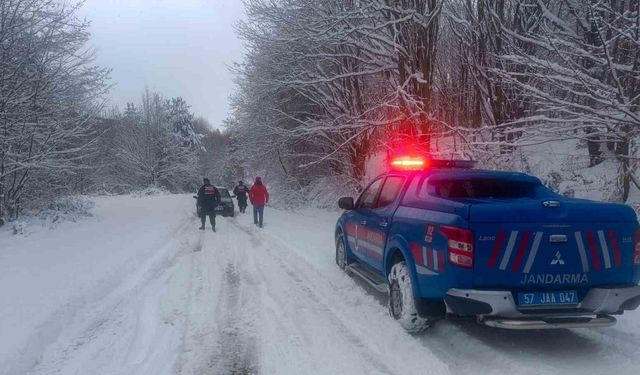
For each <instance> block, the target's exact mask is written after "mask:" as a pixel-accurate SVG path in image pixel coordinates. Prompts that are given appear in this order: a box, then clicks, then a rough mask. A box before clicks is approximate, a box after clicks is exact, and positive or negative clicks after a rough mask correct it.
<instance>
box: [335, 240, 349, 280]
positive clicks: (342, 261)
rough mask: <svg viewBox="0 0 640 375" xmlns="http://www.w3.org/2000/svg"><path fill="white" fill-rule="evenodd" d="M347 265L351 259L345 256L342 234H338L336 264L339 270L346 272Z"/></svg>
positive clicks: (345, 249) (345, 250)
mask: <svg viewBox="0 0 640 375" xmlns="http://www.w3.org/2000/svg"><path fill="white" fill-rule="evenodd" d="M349 263H351V258H350V257H349V255H348V254H347V248H346V246H345V244H344V234H342V232H340V233H339V234H338V235H337V236H336V264H337V265H338V267H339V268H340V269H341V270H343V271H345V272H348V268H347V265H349Z"/></svg>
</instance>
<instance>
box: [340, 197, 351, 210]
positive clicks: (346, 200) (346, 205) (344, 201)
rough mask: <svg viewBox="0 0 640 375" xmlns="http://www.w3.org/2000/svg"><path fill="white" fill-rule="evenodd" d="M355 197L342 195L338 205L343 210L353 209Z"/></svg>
mask: <svg viewBox="0 0 640 375" xmlns="http://www.w3.org/2000/svg"><path fill="white" fill-rule="evenodd" d="M353 206H354V204H353V198H351V197H342V198H340V199H338V207H340V208H342V209H343V210H353Z"/></svg>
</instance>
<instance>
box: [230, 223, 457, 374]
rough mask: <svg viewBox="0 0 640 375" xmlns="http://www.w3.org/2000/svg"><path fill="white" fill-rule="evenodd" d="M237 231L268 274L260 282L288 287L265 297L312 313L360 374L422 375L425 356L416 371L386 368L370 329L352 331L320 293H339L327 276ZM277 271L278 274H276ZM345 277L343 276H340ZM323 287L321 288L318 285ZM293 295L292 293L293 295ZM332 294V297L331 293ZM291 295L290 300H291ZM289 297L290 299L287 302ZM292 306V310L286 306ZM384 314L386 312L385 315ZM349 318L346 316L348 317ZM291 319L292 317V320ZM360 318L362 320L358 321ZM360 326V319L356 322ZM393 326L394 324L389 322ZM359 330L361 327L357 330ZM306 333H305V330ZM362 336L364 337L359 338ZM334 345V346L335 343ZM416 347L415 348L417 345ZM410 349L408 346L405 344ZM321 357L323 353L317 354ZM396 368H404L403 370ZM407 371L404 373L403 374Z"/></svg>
mask: <svg viewBox="0 0 640 375" xmlns="http://www.w3.org/2000/svg"><path fill="white" fill-rule="evenodd" d="M236 225H237V227H238V229H240V230H241V231H243V232H245V233H247V234H248V236H249V237H250V240H251V244H252V247H253V248H254V250H255V251H256V253H257V254H258V255H263V256H262V257H260V258H259V262H260V264H261V266H262V267H261V269H265V270H268V273H269V274H267V273H265V274H264V278H265V279H268V278H273V277H274V276H273V274H275V275H279V276H280V278H284V279H285V281H284V283H285V284H287V285H289V286H290V290H289V291H287V292H289V295H287V293H285V295H284V296H281V295H279V293H275V291H271V293H269V296H270V297H271V298H274V299H275V300H276V304H278V305H279V306H280V307H285V310H286V311H292V312H295V311H303V310H305V309H310V310H312V311H313V312H314V317H315V319H316V320H317V322H316V323H317V324H321V325H322V330H323V331H324V332H325V334H327V335H329V336H333V337H335V338H339V339H340V340H342V341H344V344H345V345H346V346H347V347H348V349H347V350H348V353H349V355H350V356H357V357H359V360H358V361H357V362H359V365H360V366H363V369H362V370H361V373H379V374H397V373H420V372H422V370H421V369H423V368H424V367H422V366H421V365H424V362H425V361H423V359H425V358H426V359H428V358H429V355H428V354H427V355H426V356H425V355H424V354H426V353H420V354H421V356H420V357H417V358H415V359H417V360H418V361H417V362H419V363H417V366H416V367H412V366H411V365H410V364H409V365H408V366H398V364H399V363H400V362H402V361H394V362H392V363H393V365H395V366H394V367H393V368H392V367H390V366H389V365H388V364H387V363H386V361H385V360H384V358H387V355H386V354H387V353H384V354H383V352H381V350H383V351H384V349H382V348H381V347H380V346H385V345H380V343H379V342H376V340H377V339H379V337H375V336H374V335H371V334H370V333H374V331H372V330H371V328H372V327H371V326H369V327H367V328H365V330H364V332H363V331H362V330H358V329H354V328H353V327H352V326H353V325H354V323H355V322H354V321H352V320H350V319H347V318H346V317H345V316H343V315H344V314H343V313H344V311H339V310H337V309H336V308H335V306H336V305H335V300H336V296H335V295H332V296H327V295H326V294H325V293H324V292H326V291H327V290H328V291H331V292H341V291H342V290H344V289H341V288H340V287H339V286H338V285H335V284H334V283H333V282H332V280H331V279H328V278H327V275H322V274H320V273H318V272H317V270H316V269H315V268H314V267H313V266H312V265H310V264H308V263H307V262H305V261H304V260H303V259H301V258H300V257H299V256H297V255H296V254H295V252H294V251H293V250H291V249H289V248H288V246H287V245H286V244H283V243H280V242H279V241H278V240H275V241H274V240H273V239H271V238H268V237H267V236H266V234H264V233H260V234H258V233H256V232H255V229H253V228H250V227H246V226H242V225H239V224H237V223H236ZM278 270H281V272H277V271H278ZM344 276H345V277H346V275H344ZM322 284H324V285H322ZM294 292H295V293H294ZM332 294H333V293H332ZM291 295H292V296H291ZM288 296H291V297H292V298H287V297H288ZM337 299H338V300H341V302H342V303H347V304H348V303H349V296H342V298H340V296H338V298H337ZM373 303H374V304H375V305H376V308H379V304H378V303H377V302H373ZM289 305H293V306H289ZM385 314H386V312H385ZM349 315H350V314H349ZM292 318H295V317H292ZM361 318H364V317H361ZM287 323H288V322H284V323H283V325H285V326H286V325H287ZM359 323H361V319H360V322H359ZM393 323H395V322H393ZM297 326H299V327H301V328H302V330H303V332H302V333H301V336H303V337H304V336H305V332H304V328H305V325H304V324H298V325H297ZM358 328H361V327H358ZM307 330H308V329H307ZM393 330H394V331H396V333H397V334H399V335H401V336H403V337H406V338H407V339H409V343H410V342H411V341H412V340H413V339H412V337H411V336H409V335H408V334H406V333H404V332H403V331H401V329H400V328H399V327H396V326H395V325H394V326H393ZM363 333H364V335H363ZM391 339H394V338H391ZM336 344H337V343H336ZM418 345H419V344H418ZM409 346H411V344H409ZM319 354H323V353H319ZM401 354H404V355H402V358H405V357H407V355H406V354H408V353H401ZM420 362H422V363H420ZM431 365H432V368H431V370H432V371H433V372H432V373H434V374H437V373H446V372H447V370H446V366H444V365H443V364H442V363H439V362H438V361H437V360H435V362H434V363H431ZM397 367H404V369H403V370H400V369H398V368H397ZM407 369H408V371H407Z"/></svg>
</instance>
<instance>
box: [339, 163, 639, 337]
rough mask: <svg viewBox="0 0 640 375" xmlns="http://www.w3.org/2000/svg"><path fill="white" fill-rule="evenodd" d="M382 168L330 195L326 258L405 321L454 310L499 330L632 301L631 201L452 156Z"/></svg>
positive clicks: (618, 309)
mask: <svg viewBox="0 0 640 375" xmlns="http://www.w3.org/2000/svg"><path fill="white" fill-rule="evenodd" d="M392 167H393V168H392V170H391V171H389V172H387V173H384V174H382V175H381V176H378V177H376V178H375V179H374V180H373V181H372V182H371V183H370V184H369V185H368V186H367V187H366V188H365V189H364V191H363V192H362V194H361V195H360V197H359V198H358V199H357V200H356V201H354V199H353V198H351V197H344V198H341V199H340V200H339V202H338V203H339V206H340V207H341V208H342V209H344V210H346V211H345V212H344V213H343V214H342V216H341V217H340V218H339V219H338V222H337V225H336V230H335V240H336V263H337V265H338V266H339V267H340V268H341V269H343V270H345V271H346V272H348V273H350V274H353V275H356V276H359V277H361V278H362V279H364V280H365V281H367V282H368V283H370V284H371V285H372V286H373V287H375V288H376V289H378V290H380V291H381V292H387V293H388V295H389V312H390V314H391V316H392V317H394V318H395V319H396V320H398V321H399V322H400V324H401V325H402V326H403V327H404V328H405V329H406V330H408V331H411V332H418V331H421V330H423V329H425V328H427V327H428V326H429V325H431V324H432V323H433V322H434V321H436V320H437V319H440V318H443V317H464V316H470V317H475V318H476V319H477V320H478V322H481V323H483V324H486V325H489V326H492V327H500V328H507V329H544V328H577V327H604V326H610V325H613V324H615V322H616V319H615V318H614V317H613V316H612V315H615V314H621V313H623V312H624V311H625V310H634V309H636V308H637V307H638V305H640V286H638V282H639V281H640V230H639V229H638V228H639V227H638V220H637V217H636V214H635V212H634V211H633V210H632V209H631V208H630V207H628V206H625V205H621V204H610V203H601V202H593V201H587V200H580V199H572V198H567V197H563V196H560V195H557V194H555V193H554V192H552V191H551V190H549V189H547V188H546V187H545V186H544V185H543V184H542V183H541V181H540V180H539V179H538V178H535V177H532V176H529V175H526V174H523V173H512V172H499V171H487V170H478V169H473V168H472V165H471V164H470V163H468V162H463V161H457V162H456V161H439V160H423V159H410V158H403V159H399V160H394V161H393V163H392Z"/></svg>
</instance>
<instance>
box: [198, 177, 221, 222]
mask: <svg viewBox="0 0 640 375" xmlns="http://www.w3.org/2000/svg"><path fill="white" fill-rule="evenodd" d="M202 182H203V185H202V187H200V189H199V190H198V208H199V209H198V211H199V213H200V221H202V226H201V227H200V229H201V230H204V224H205V222H206V220H207V216H209V222H210V223H211V229H213V231H214V232H215V231H216V206H217V205H218V204H219V203H220V192H219V191H218V189H216V187H215V186H213V185H211V182H209V179H208V178H205V179H203V180H202Z"/></svg>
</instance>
